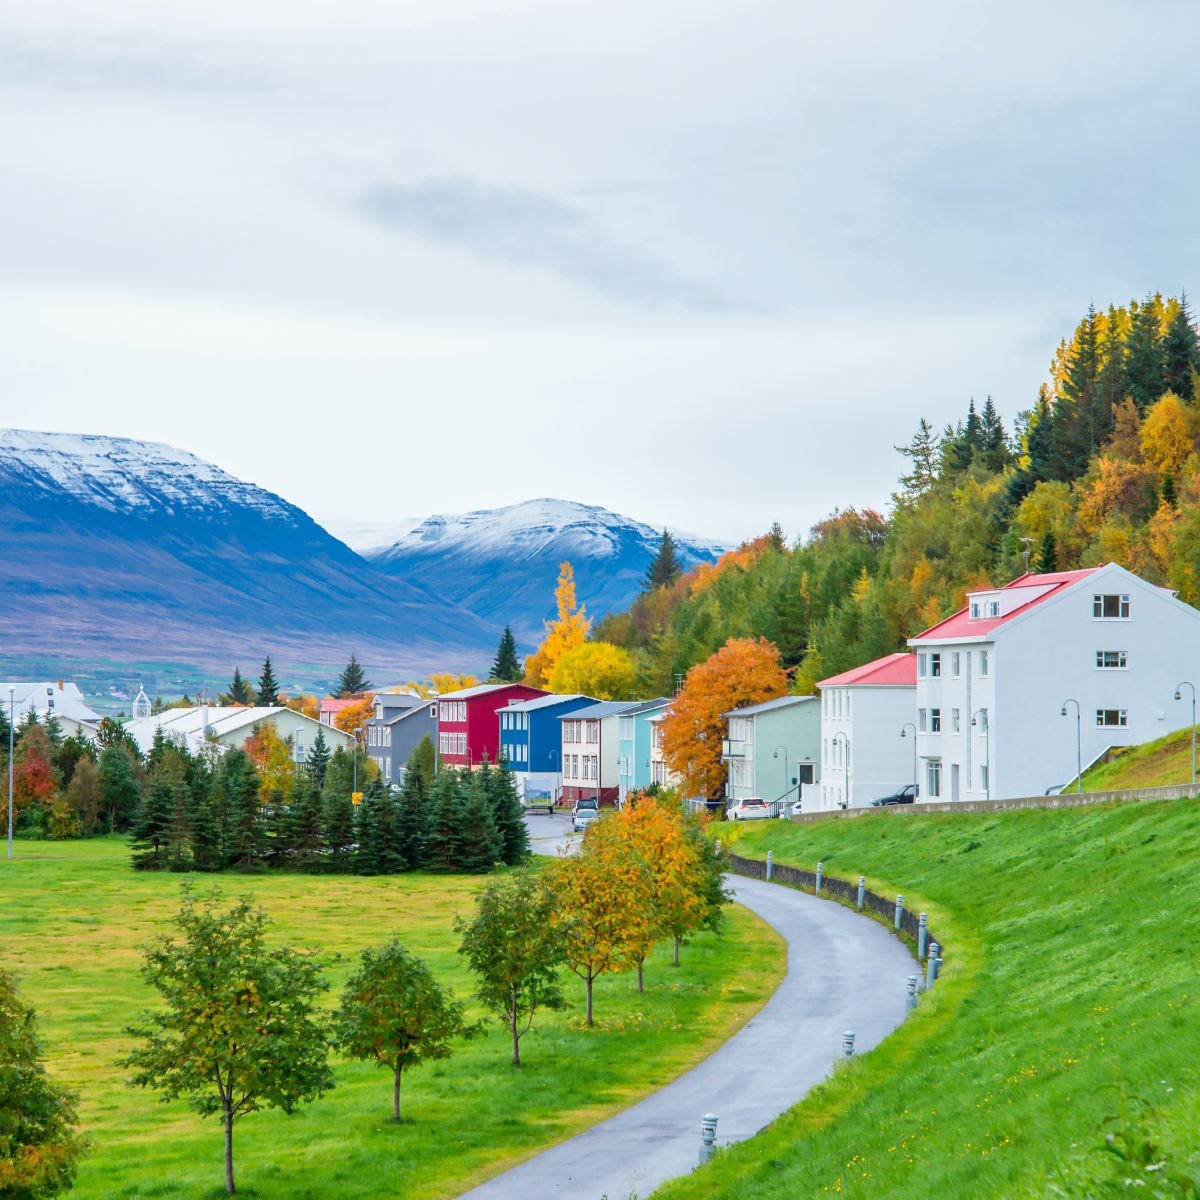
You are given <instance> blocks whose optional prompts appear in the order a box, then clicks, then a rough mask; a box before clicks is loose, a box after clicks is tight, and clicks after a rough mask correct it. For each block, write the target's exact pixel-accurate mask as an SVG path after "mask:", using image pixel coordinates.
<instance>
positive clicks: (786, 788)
mask: <svg viewBox="0 0 1200 1200" xmlns="http://www.w3.org/2000/svg"><path fill="white" fill-rule="evenodd" d="M780 751H782V752H783V796H782V797H781V800H782V802H783V806H784V808H785V809H786V808H787V798H788V793H789V792H790V791H791V790H792V779H791V776H790V775H789V774H788V752H787V747H786V746H776V747H775V749H774V751H772V753H771V757H772V758H778V757H779V754H780Z"/></svg>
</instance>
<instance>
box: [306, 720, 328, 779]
mask: <svg viewBox="0 0 1200 1200" xmlns="http://www.w3.org/2000/svg"><path fill="white" fill-rule="evenodd" d="M329 755H330V750H329V743H328V742H327V741H326V740H325V730H323V729H318V730H317V736H316V737H315V738H313V744H312V745H311V746H309V748H308V758H307V759H305V765H306V766H307V767H308V773H309V774H310V775H311V776H312V777H313V779H315V780H316V782H317V788H318V789H320V788H323V787H324V786H325V773H326V771H328V770H329Z"/></svg>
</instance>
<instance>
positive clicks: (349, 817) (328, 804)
mask: <svg viewBox="0 0 1200 1200" xmlns="http://www.w3.org/2000/svg"><path fill="white" fill-rule="evenodd" d="M321 839H322V841H323V842H324V844H325V849H326V850H327V851H328V855H327V859H326V861H327V862H328V863H329V866H330V869H331V870H334V871H348V870H349V869H350V847H351V846H352V845H353V844H354V803H353V801H351V799H350V789H349V788H344V789H343V788H338V787H330V786H329V785H328V784H326V786H325V790H324V792H323V793H322V796H321Z"/></svg>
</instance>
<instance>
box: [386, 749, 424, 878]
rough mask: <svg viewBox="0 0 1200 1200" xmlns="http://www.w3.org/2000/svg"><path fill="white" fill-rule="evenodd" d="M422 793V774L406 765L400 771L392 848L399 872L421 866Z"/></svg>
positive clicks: (422, 843)
mask: <svg viewBox="0 0 1200 1200" xmlns="http://www.w3.org/2000/svg"><path fill="white" fill-rule="evenodd" d="M425 796H426V790H425V777H424V776H423V775H422V774H421V772H420V771H419V770H414V769H413V768H411V767H410V768H409V769H408V770H407V771H405V773H404V787H403V788H402V790H401V792H400V803H399V805H398V806H397V811H396V826H395V838H394V842H395V847H394V848H395V852H396V855H397V858H398V859H399V867H398V869H399V870H401V871H416V870H418V869H419V868H420V866H421V853H422V846H423V845H424V842H425V818H426V807H425Z"/></svg>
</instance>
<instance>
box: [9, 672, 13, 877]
mask: <svg viewBox="0 0 1200 1200" xmlns="http://www.w3.org/2000/svg"><path fill="white" fill-rule="evenodd" d="M13 691H14V689H13V688H9V689H8V857H9V858H12V826H13V799H12V793H13Z"/></svg>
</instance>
